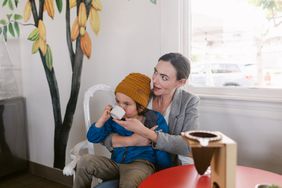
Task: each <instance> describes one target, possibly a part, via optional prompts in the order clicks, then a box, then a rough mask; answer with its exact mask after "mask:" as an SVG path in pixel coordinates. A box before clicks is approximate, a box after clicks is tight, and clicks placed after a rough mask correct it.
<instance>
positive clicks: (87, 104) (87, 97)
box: [83, 84, 115, 154]
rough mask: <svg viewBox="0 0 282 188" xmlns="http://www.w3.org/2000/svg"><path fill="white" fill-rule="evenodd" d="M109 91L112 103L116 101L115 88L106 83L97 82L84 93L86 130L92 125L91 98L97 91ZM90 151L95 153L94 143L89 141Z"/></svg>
mask: <svg viewBox="0 0 282 188" xmlns="http://www.w3.org/2000/svg"><path fill="white" fill-rule="evenodd" d="M100 91H102V92H107V93H108V94H109V95H110V104H112V105H113V104H114V103H115V95H114V90H113V88H112V87H110V86H108V85H106V84H97V85H94V86H92V87H90V88H89V89H88V90H87V91H86V92H85V94H84V100H83V110H84V121H85V128H86V132H87V131H88V129H89V127H90V126H91V123H92V122H91V114H90V112H91V110H90V109H91V107H90V101H91V98H92V97H94V95H95V94H97V92H100ZM88 153H89V154H95V152H94V147H93V143H90V142H88Z"/></svg>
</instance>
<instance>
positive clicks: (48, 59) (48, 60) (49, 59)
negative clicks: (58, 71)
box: [45, 45, 53, 71]
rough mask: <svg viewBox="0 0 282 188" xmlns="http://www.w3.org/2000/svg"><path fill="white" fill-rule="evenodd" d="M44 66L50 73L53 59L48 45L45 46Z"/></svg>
mask: <svg viewBox="0 0 282 188" xmlns="http://www.w3.org/2000/svg"><path fill="white" fill-rule="evenodd" d="M45 59H46V65H47V67H48V69H49V70H50V71H51V70H52V68H53V57H52V51H51V48H50V46H49V45H47V51H46V56H45Z"/></svg>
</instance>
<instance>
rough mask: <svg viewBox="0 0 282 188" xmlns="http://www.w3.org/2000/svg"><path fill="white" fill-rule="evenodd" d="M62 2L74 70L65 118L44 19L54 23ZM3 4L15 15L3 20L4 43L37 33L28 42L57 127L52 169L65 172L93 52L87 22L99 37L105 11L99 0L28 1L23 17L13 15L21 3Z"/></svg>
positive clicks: (5, 1)
mask: <svg viewBox="0 0 282 188" xmlns="http://www.w3.org/2000/svg"><path fill="white" fill-rule="evenodd" d="M150 1H151V2H152V3H154V4H155V3H156V0H150ZM63 2H65V3H66V5H65V20H66V22H65V27H66V42H67V45H68V53H69V57H70V66H71V68H72V78H71V90H70V95H69V96H70V97H69V99H68V103H67V106H66V112H65V115H64V117H62V113H61V103H60V95H59V88H58V84H57V79H56V74H55V70H54V68H53V57H52V50H51V49H52V48H51V46H49V44H48V40H47V36H48V33H46V28H45V24H44V19H43V18H44V17H45V16H49V17H51V18H52V19H53V20H55V8H57V10H58V12H59V13H61V12H62V9H63ZM0 3H1V4H2V7H6V8H7V9H9V10H11V12H12V13H10V14H7V15H6V17H5V18H3V19H0V36H1V35H2V36H3V38H4V39H5V41H7V38H8V37H7V35H8V34H9V35H10V36H11V37H17V36H19V35H20V27H19V25H23V26H25V25H32V26H34V30H33V31H32V32H31V33H30V34H29V36H28V40H30V41H31V42H32V43H33V45H32V50H31V51H32V54H39V55H40V59H41V63H42V66H43V68H44V71H45V75H46V79H47V83H48V86H49V90H50V95H51V100H52V107H53V116H54V124H55V134H54V163H53V166H54V167H55V168H59V169H63V168H64V165H65V155H66V146H67V141H68V137H69V132H70V129H71V126H72V121H73V116H74V113H75V109H76V104H77V99H78V94H79V89H80V78H81V70H82V65H83V57H84V55H85V56H86V57H87V58H90V57H91V51H92V43H91V38H90V37H89V34H88V32H89V29H88V28H86V24H87V21H89V23H90V26H91V30H92V31H93V32H94V33H95V34H96V35H97V34H98V33H99V30H100V18H99V12H100V11H101V10H102V4H101V2H100V0H67V1H63V0H26V1H24V3H25V7H24V13H23V15H20V14H16V13H13V10H14V9H15V8H16V7H18V4H19V0H0ZM72 8H76V11H70V9H72ZM73 12H75V14H76V15H75V16H74V17H75V19H74V20H70V17H71V16H70V14H71V13H73ZM44 13H47V14H44ZM31 17H32V18H31ZM22 19H23V20H24V22H27V23H25V24H21V23H20V21H21V20H22ZM31 20H32V21H31ZM30 22H32V23H30ZM74 45H75V48H74ZM74 49H75V50H74ZM66 61H68V60H66Z"/></svg>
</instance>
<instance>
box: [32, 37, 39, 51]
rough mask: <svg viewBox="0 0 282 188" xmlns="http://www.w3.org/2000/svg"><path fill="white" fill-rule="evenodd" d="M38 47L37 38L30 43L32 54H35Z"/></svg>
mask: <svg viewBox="0 0 282 188" xmlns="http://www.w3.org/2000/svg"><path fill="white" fill-rule="evenodd" d="M38 49H39V40H37V41H34V42H33V44H32V54H35V53H36V52H37V51H38Z"/></svg>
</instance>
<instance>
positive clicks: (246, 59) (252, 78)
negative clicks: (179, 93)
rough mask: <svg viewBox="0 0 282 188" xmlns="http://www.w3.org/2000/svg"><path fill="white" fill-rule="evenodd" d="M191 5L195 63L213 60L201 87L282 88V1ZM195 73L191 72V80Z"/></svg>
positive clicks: (219, 0)
mask: <svg viewBox="0 0 282 188" xmlns="http://www.w3.org/2000/svg"><path fill="white" fill-rule="evenodd" d="M269 2H271V3H272V4H271V3H269ZM190 6H191V7H190V10H191V14H190V15H191V19H190V20H191V24H190V26H191V52H190V57H191V59H192V62H193V66H192V68H194V67H197V65H201V66H203V64H207V66H210V65H208V64H211V67H210V69H211V70H210V72H209V71H207V72H206V76H205V78H206V79H207V80H206V82H205V84H202V85H201V86H208V87H227V86H237V87H252V88H282V56H281V54H282V22H281V21H282V19H281V16H282V8H281V7H282V3H280V1H263V0H253V1H252V0H213V1H210V0H191V3H190ZM280 6H281V7H280ZM263 7H264V8H263ZM195 69H197V68H195ZM194 74H195V75H194ZM208 74H210V75H208ZM219 74H222V75H221V76H219ZM197 75H198V73H197V71H196V72H194V71H192V72H191V80H190V84H191V85H197V83H194V81H195V79H193V77H195V76H197ZM231 78H232V79H233V80H232V79H231ZM208 79H210V80H208ZM214 79H222V80H220V81H215V80H214Z"/></svg>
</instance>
